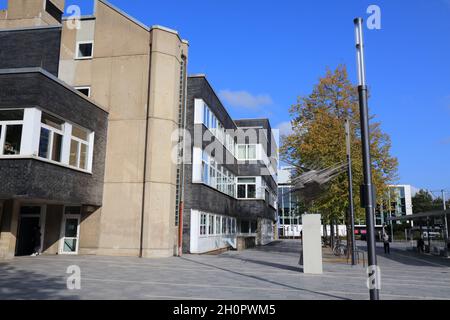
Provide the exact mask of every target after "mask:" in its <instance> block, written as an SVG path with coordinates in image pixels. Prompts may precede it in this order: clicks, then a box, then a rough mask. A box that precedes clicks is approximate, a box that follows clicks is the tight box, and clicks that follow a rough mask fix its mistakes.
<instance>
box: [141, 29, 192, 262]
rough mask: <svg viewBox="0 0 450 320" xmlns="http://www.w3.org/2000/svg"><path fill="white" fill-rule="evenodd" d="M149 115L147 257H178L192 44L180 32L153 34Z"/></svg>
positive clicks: (155, 31)
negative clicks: (184, 96) (183, 110)
mask: <svg viewBox="0 0 450 320" xmlns="http://www.w3.org/2000/svg"><path fill="white" fill-rule="evenodd" d="M151 50H152V51H151V58H150V59H151V62H150V65H151V67H150V85H149V112H148V119H147V121H148V131H147V154H146V174H145V194H144V216H143V235H142V237H143V238H142V255H143V256H144V257H168V256H172V255H174V254H175V253H176V249H177V242H176V239H177V230H178V228H177V227H176V226H175V211H176V210H175V202H176V174H177V163H176V162H175V161H174V159H172V154H173V150H174V148H176V144H177V139H174V138H173V137H174V133H175V131H176V130H177V129H178V116H179V111H178V110H179V103H180V102H179V94H180V64H181V61H182V60H181V57H182V55H183V54H184V55H186V56H187V52H186V51H187V46H186V45H185V44H184V43H183V42H182V41H181V39H180V38H179V36H178V34H177V33H176V32H174V31H171V30H168V29H164V28H160V27H154V28H152V30H151Z"/></svg>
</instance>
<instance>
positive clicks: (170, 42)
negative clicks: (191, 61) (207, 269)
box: [0, 0, 188, 257]
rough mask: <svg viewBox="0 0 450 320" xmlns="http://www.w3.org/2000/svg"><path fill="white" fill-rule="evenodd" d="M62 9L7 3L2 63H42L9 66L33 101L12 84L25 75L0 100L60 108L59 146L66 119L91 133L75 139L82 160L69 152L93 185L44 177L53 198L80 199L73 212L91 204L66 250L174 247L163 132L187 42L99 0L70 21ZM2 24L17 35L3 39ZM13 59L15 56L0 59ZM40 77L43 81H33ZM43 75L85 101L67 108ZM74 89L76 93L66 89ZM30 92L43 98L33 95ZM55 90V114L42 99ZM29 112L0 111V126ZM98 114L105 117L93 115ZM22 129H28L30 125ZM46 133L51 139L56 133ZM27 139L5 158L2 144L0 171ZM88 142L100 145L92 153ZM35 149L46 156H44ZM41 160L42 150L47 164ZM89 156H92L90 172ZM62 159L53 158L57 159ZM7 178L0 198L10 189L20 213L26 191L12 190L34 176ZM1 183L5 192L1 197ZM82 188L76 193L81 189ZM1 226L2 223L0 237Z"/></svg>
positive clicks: (178, 97) (178, 90)
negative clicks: (72, 246)
mask: <svg viewBox="0 0 450 320" xmlns="http://www.w3.org/2000/svg"><path fill="white" fill-rule="evenodd" d="M63 8H64V1H53V0H51V1H42V0H27V1H21V0H9V1H8V9H7V11H2V13H1V14H0V16H1V18H2V20H1V21H0V27H1V28H2V32H1V34H2V35H4V37H5V39H2V41H1V43H2V46H1V47H0V57H1V59H0V60H1V61H2V62H1V63H2V68H3V69H5V68H7V69H11V68H23V67H39V68H41V69H42V70H43V71H36V72H34V74H31V75H30V74H29V73H25V71H24V70H21V71H17V72H18V73H19V74H20V77H22V78H27V77H28V78H30V77H32V76H34V77H36V80H35V81H34V82H31V80H30V81H29V82H28V83H29V84H28V85H29V88H28V91H30V92H31V93H33V94H35V95H36V99H41V100H42V101H41V102H39V101H32V100H31V98H30V94H27V92H26V91H24V90H23V89H22V87H20V86H19V84H21V85H22V86H24V85H25V83H24V82H23V81H21V78H20V77H19V76H16V80H15V81H16V89H15V88H14V87H13V86H8V87H7V88H8V89H5V88H6V87H5V86H4V85H2V89H3V93H2V100H1V102H2V104H3V103H4V104H5V105H7V106H8V108H11V106H13V107H15V108H18V107H22V106H23V105H24V104H25V102H22V103H20V101H19V102H17V103H11V101H8V100H6V99H5V98H3V97H4V96H6V97H8V98H11V99H19V98H20V96H23V99H28V100H27V101H26V102H28V104H29V106H36V105H37V106H39V105H40V106H41V109H42V111H49V114H51V115H52V116H61V118H62V119H63V120H64V121H65V122H63V123H56V124H54V123H55V121H53V122H51V123H53V124H54V125H55V126H57V128H56V130H57V132H58V134H59V133H61V132H62V133H64V135H63V138H62V139H63V140H64V139H66V140H67V141H68V142H65V143H66V144H69V148H71V146H70V139H69V137H68V136H67V137H66V132H65V131H64V130H68V129H67V128H68V127H69V126H68V125H65V123H66V122H67V123H71V121H72V122H73V123H74V124H77V125H79V126H80V127H81V128H85V129H88V131H87V133H86V134H84V135H81V137H82V138H83V137H85V136H86V135H87V138H86V139H88V143H90V142H89V141H91V140H93V139H98V141H99V142H98V143H97V144H96V143H95V141H94V146H91V145H90V144H88V145H87V147H86V148H85V147H84V144H83V141H81V140H82V138H78V139H80V143H79V145H80V146H81V151H80V152H86V151H85V149H86V150H91V153H92V150H94V151H93V152H94V156H93V163H92V164H91V163H90V162H89V161H88V160H86V161H84V162H83V161H81V160H79V161H78V162H77V165H80V166H85V164H84V163H85V162H87V165H86V166H85V168H84V167H83V168H82V170H81V171H82V174H83V175H82V177H83V179H85V180H89V178H90V179H91V180H92V181H93V182H95V183H96V188H95V192H94V191H93V190H92V188H91V185H90V184H89V183H88V182H87V181H84V180H81V181H80V182H79V183H75V182H76V181H75V180H73V181H72V180H70V179H69V176H70V174H66V173H62V174H60V176H59V177H55V178H54V179H55V180H57V181H58V182H60V183H63V182H65V183H67V184H68V186H70V187H73V190H71V189H70V188H65V187H64V185H59V184H54V185H51V186H52V187H54V188H55V189H57V190H59V192H61V193H63V194H64V195H65V196H66V198H62V199H59V198H58V199H55V200H58V201H63V200H64V201H66V202H67V203H70V204H71V206H73V205H77V206H81V208H82V209H81V211H83V208H84V206H85V205H95V206H89V209H90V210H91V211H92V212H90V213H89V215H88V216H86V217H84V216H81V218H80V219H78V220H79V224H78V225H76V229H77V232H75V233H73V234H72V235H73V238H75V240H76V242H77V246H76V250H74V251H75V252H76V253H80V254H105V255H121V256H143V257H153V256H171V255H173V254H174V253H176V252H177V237H178V227H177V225H176V223H177V222H176V210H175V208H176V207H177V198H176V191H177V187H178V186H177V167H178V166H177V164H176V163H173V162H172V161H168V159H170V155H171V152H172V148H173V146H174V145H176V142H174V141H172V139H171V135H172V132H173V131H174V130H176V129H177V128H178V127H179V125H180V123H179V110H180V106H181V105H182V101H183V100H184V97H183V96H184V95H185V92H186V88H185V83H186V81H185V77H186V62H187V54H188V44H187V42H186V41H185V40H183V39H181V38H180V36H179V35H178V33H177V32H176V31H173V30H170V29H166V28H163V27H159V26H155V27H151V28H149V27H147V26H145V25H143V24H142V23H140V22H138V21H136V20H135V19H133V18H132V17H130V16H128V15H127V14H126V13H124V12H122V11H121V10H119V9H118V8H116V7H114V6H112V5H111V4H109V3H108V2H107V1H102V0H97V1H95V9H94V14H93V15H92V16H89V17H81V20H80V21H75V20H74V21H71V20H63V19H62V17H61V14H62V12H63ZM56 9H58V10H56ZM60 22H62V23H60ZM12 32H15V33H16V34H19V35H21V37H15V36H9V37H7V35H9V34H11V33H12ZM35 34H39V38H36V36H35ZM30 42H31V43H35V44H36V46H37V47H38V49H40V51H36V52H33V50H32V48H30ZM41 53H42V54H41ZM44 53H45V54H44ZM39 54H40V55H39ZM6 57H9V58H6ZM5 58H6V60H5ZM14 58H17V59H18V61H12V62H11V63H10V60H11V59H14ZM12 72H13V71H11V70H3V71H2V73H3V74H2V78H8V80H9V78H11V77H12V76H11V75H10V74H11V73H12ZM17 72H16V73H17ZM49 74H52V76H49ZM40 78H42V79H43V80H42V81H39V79H40ZM47 79H49V80H47ZM44 80H45V81H47V82H49V81H53V82H54V83H58V85H57V84H54V85H53V86H54V87H55V88H57V89H58V90H60V91H62V90H63V89H61V88H65V90H68V91H70V92H71V93H72V95H73V96H74V98H73V99H76V100H81V101H85V102H80V104H82V103H84V104H85V105H87V106H86V107H84V109H85V110H80V111H78V112H76V109H75V108H74V107H70V105H71V104H70V103H69V99H67V98H65V97H63V96H62V93H61V94H57V92H56V93H55V92H51V91H49V90H47V88H45V89H46V90H47V91H44V90H43V88H42V87H43V86H44V83H46V82H45V81H44ZM4 81H6V79H5V80H4ZM49 86H50V84H49ZM74 88H76V89H78V90H79V92H76V91H74ZM55 90H56V89H53V91H55ZM79 93H82V94H79ZM39 94H40V95H43V97H42V98H39ZM63 98H64V99H65V101H64V104H61V105H60V107H59V108H60V109H62V111H64V112H62V111H61V110H59V109H58V110H56V109H55V110H54V109H50V107H49V106H47V105H46V104H50V103H56V102H58V101H59V100H60V99H63ZM38 102H39V103H38ZM64 106H65V108H63V107H64ZM55 108H56V107H55ZM80 108H82V107H80ZM41 109H40V110H41ZM48 109H50V110H48ZM90 109H93V110H95V111H92V110H90ZM25 111H27V110H25ZM50 111H51V112H50ZM37 113H38V111H36V114H37ZM36 114H31V113H30V114H29V112H26V113H24V115H23V119H22V120H21V119H19V118H21V117H22V116H21V115H14V117H15V118H14V119H10V117H11V116H6V115H5V119H6V120H5V121H8V122H4V121H3V119H2V128H3V123H6V124H5V125H7V124H9V123H15V122H11V121H19V122H20V121H23V122H27V121H29V120H28V119H31V118H32V119H33V121H38V120H36V119H38V116H37V115H36ZM98 114H100V115H98ZM16 118H17V119H16ZM102 119H103V120H104V121H105V123H100V124H98V123H96V122H101V120H102ZM30 121H31V120H30ZM43 121H44V120H43ZM49 123H50V122H49ZM96 126H98V127H96ZM48 127H51V124H47V127H46V128H48ZM12 128H13V127H11V128H9V127H5V130H6V131H5V133H4V136H2V138H8V139H9V136H10V133H9V132H11V134H12V130H13V129H12ZM27 128H28V127H26V126H25V125H24V127H23V131H24V134H27V130H28V129H27ZM106 128H107V130H106ZM17 130H19V129H17ZM30 130H36V129H35V128H34V127H33V128H31V129H30ZM28 131H29V130H28ZM93 133H95V136H94V135H93ZM55 137H58V139H60V138H59V136H56V135H55ZM89 139H90V140H89ZM16 140H17V139H16ZM50 140H51V139H50ZM52 141H56V139H53V140H52ZM16 142H17V141H16ZM17 143H18V142H17ZM33 143H34V144H33ZM33 143H32V142H31V141H29V142H28V141H27V140H22V142H21V147H20V153H19V150H18V149H17V150H15V149H14V150H12V151H11V152H10V153H14V155H13V156H12V155H10V154H5V152H6V151H4V153H3V156H2V159H1V160H0V166H1V168H2V172H5V170H3V168H5V165H6V164H7V163H8V165H10V166H12V167H14V168H15V167H16V166H17V165H16V163H17V164H18V163H21V162H23V161H24V160H23V158H27V159H29V158H30V156H31V155H33V154H34V153H36V154H37V151H36V150H34V149H36V142H33ZM5 148H6V147H5ZM17 148H18V147H17ZM33 148H34V149H33ZM79 148H80V147H79ZM97 149H98V150H99V152H101V153H100V155H99V156H98V157H95V151H96V150H97ZM5 150H6V149H5ZM69 151H71V150H69ZM69 151H68V150H67V148H66V149H64V148H63V150H62V155H61V159H62V161H65V162H68V161H72V160H71V158H70V157H71V156H72V153H70V155H67V152H69ZM83 154H84V153H83ZM45 156H48V157H52V155H45ZM100 156H101V157H100ZM67 157H69V159H67ZM51 160H52V159H51V158H50V160H49V162H50V161H51ZM96 160H98V161H99V163H98V166H99V168H98V169H97V170H96V165H97V162H96ZM28 162H30V163H39V164H41V162H43V161H41V159H40V158H39V159H38V160H37V161H36V160H35V159H33V161H29V160H28ZM65 162H63V164H66V163H65ZM80 162H81V164H79V163H80ZM103 162H104V163H103ZM46 164H47V165H49V166H50V167H51V168H53V167H55V163H53V162H51V163H46ZM91 166H92V172H90V170H91ZM64 168H65V169H67V170H66V171H68V172H69V173H71V174H73V175H75V174H78V171H77V170H74V168H73V166H71V165H70V164H69V165H67V168H66V167H64ZM11 170H12V169H11ZM17 170H19V169H16V172H20V170H19V171H17ZM29 170H30V169H29ZM85 171H87V172H85ZM30 174H36V172H35V170H30ZM86 174H87V175H86ZM97 175H98V176H97ZM44 177H45V173H42V176H41V177H40V178H41V180H42V182H41V183H44V184H45V179H44ZM17 180H18V179H17V174H16V175H11V174H10V175H7V176H5V177H4V179H3V178H2V182H4V181H6V183H2V187H3V188H7V190H5V191H2V199H5V200H7V201H9V200H8V199H10V198H18V197H20V199H23V201H20V203H16V204H15V207H14V208H15V209H14V210H16V211H17V212H21V211H22V207H24V208H27V207H28V205H29V203H30V201H34V197H35V195H30V196H28V195H26V194H25V195H23V194H22V193H24V192H28V190H32V189H33V187H37V184H36V182H37V180H36V178H35V179H31V178H30V179H27V181H28V183H30V184H31V185H30V186H22V187H20V188H19V187H17V188H16V189H12V188H10V186H11V185H12V184H14V183H16V181H17ZM39 190H40V191H41V192H42V193H44V194H48V195H52V194H53V193H52V192H51V190H52V189H49V188H45V187H44V186H43V187H39ZM78 190H79V193H80V195H79V194H78ZM6 191H7V194H6V195H4V193H5V192H6ZM84 194H86V197H85V198H83V197H81V195H84ZM25 196H26V197H25ZM32 196H33V197H32ZM37 196H38V195H36V197H37ZM91 198H93V199H91ZM43 200H46V198H44V199H43ZM69 200H70V201H69ZM39 201H41V202H42V199H40V198H39ZM66 202H65V203H66ZM9 203H10V201H9V202H7V203H6V205H5V204H4V207H5V208H7V209H9V208H10V207H11V205H10V204H9ZM58 203H59V202H58ZM25 206H27V207H25ZM45 206H47V204H43V207H42V209H41V210H42V211H45V210H46V212H47V214H46V216H47V218H46V219H47V221H53V220H55V221H58V223H59V224H61V221H60V220H59V218H57V217H56V216H54V215H53V214H52V213H51V212H52V210H53V209H52V208H49V207H48V206H47V207H45ZM16 207H17V208H16ZM23 210H25V209H23ZM26 210H28V209H26ZM33 210H34V211H36V210H37V209H33ZM53 211H54V210H53ZM16 215H18V213H16ZM5 217H6V216H5V214H4V213H3V214H2V228H3V224H4V223H7V224H10V225H11V226H12V229H15V226H16V225H17V224H19V225H20V221H21V217H20V215H19V216H16V217H15V220H14V221H11V222H9V221H6V220H5ZM40 219H41V221H40V225H41V228H42V231H43V236H42V237H43V239H44V240H43V241H44V242H45V241H46V235H47V230H46V229H45V226H42V225H44V221H43V220H44V218H43V214H42V213H41V215H40ZM3 230H4V228H3V229H2V242H3V239H4V237H3ZM12 231H14V232H13V233H12V234H11V241H10V244H9V245H8V246H9V247H8V249H7V250H6V251H7V252H5V251H3V253H2V254H1V255H2V256H11V255H14V254H18V253H19V252H17V250H16V249H17V248H16V247H17V246H16V245H15V243H16V241H15V239H14V238H17V237H21V235H20V234H18V233H17V232H16V230H12ZM19 233H20V227H19ZM27 237H28V238H31V237H32V235H29V234H27ZM30 241H31V240H30ZM61 241H63V240H60V242H61ZM44 252H46V251H45V250H44Z"/></svg>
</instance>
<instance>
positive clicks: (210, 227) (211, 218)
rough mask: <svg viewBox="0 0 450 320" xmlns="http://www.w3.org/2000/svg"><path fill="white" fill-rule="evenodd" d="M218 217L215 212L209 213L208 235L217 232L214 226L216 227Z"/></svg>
mask: <svg viewBox="0 0 450 320" xmlns="http://www.w3.org/2000/svg"><path fill="white" fill-rule="evenodd" d="M215 223H216V219H215V216H214V215H213V214H208V235H209V236H213V235H214V234H215V232H214V228H215Z"/></svg>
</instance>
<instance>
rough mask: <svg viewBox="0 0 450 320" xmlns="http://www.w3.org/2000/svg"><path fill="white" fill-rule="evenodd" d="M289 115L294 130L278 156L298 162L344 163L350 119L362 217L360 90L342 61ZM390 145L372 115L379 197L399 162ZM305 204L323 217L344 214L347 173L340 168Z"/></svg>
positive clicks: (356, 191)
mask: <svg viewBox="0 0 450 320" xmlns="http://www.w3.org/2000/svg"><path fill="white" fill-rule="evenodd" d="M290 115H291V118H292V120H291V124H292V129H293V133H292V134H290V135H288V136H285V137H282V147H281V156H282V159H283V160H285V161H286V162H288V163H292V164H294V165H295V166H296V167H302V168H328V167H331V166H335V165H337V164H341V163H346V161H347V159H346V146H345V130H344V125H345V120H346V119H347V118H348V119H349V121H350V124H351V128H352V130H351V151H352V159H353V166H352V170H353V189H354V195H355V199H354V203H355V212H356V215H357V218H363V210H362V209H361V208H360V205H359V203H360V200H359V199H360V198H359V197H360V195H359V193H360V191H359V186H360V185H361V184H362V183H363V171H362V151H361V137H360V119H359V104H358V93H357V87H356V86H354V85H353V84H352V83H351V82H350V81H349V79H348V74H347V70H346V67H345V66H343V65H341V66H339V67H338V68H337V69H336V70H334V71H331V70H327V72H326V74H325V76H324V77H322V78H320V79H319V82H318V84H317V85H315V87H314V89H313V91H312V92H311V94H309V95H307V96H303V97H299V98H298V101H297V104H295V105H294V106H292V108H291V109H290ZM371 120H373V118H372V119H371ZM390 149H391V142H390V138H389V136H388V135H387V134H385V133H383V132H382V130H381V127H380V123H378V122H374V121H372V122H371V156H372V161H373V163H372V165H373V173H372V174H373V183H374V185H375V188H376V192H377V199H382V198H383V197H384V196H385V195H386V194H387V191H388V187H387V186H388V184H390V183H392V182H393V181H394V180H395V178H396V172H397V166H398V162H397V159H396V158H395V157H392V156H391V155H390ZM300 173H301V172H297V174H300ZM308 206H309V210H310V211H314V212H320V213H321V214H322V217H323V218H325V219H327V220H330V219H333V220H335V219H344V218H346V216H347V210H348V207H349V203H348V181H347V175H346V174H342V175H340V176H338V177H337V178H336V179H334V180H333V181H331V182H330V183H328V184H327V186H326V187H325V189H324V190H323V192H321V194H320V196H319V197H318V198H317V199H315V200H314V201H313V203H309V204H308Z"/></svg>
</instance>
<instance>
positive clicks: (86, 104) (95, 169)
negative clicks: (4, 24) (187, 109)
mask: <svg viewBox="0 0 450 320" xmlns="http://www.w3.org/2000/svg"><path fill="white" fill-rule="evenodd" d="M61 31H62V30H61V27H60V26H41V27H37V28H25V29H7V30H5V29H1V30H0V43H1V47H0V258H10V257H13V256H14V255H29V254H31V253H33V252H34V250H35V246H36V243H35V242H36V241H35V239H36V238H37V236H36V234H37V233H38V232H40V233H41V234H42V236H41V237H40V243H39V245H40V249H41V250H42V252H44V253H49V254H55V253H61V254H73V253H76V252H77V251H78V249H79V247H80V242H79V237H78V231H79V226H80V224H83V222H84V221H89V220H90V219H91V216H92V215H93V214H95V211H96V210H97V209H98V208H99V207H101V206H102V203H103V182H104V171H105V154H106V137H107V126H108V112H107V111H105V110H104V109H103V108H102V107H100V106H99V105H98V104H96V103H95V102H94V101H92V100H90V99H89V98H87V97H86V96H84V95H83V94H81V93H79V92H78V91H76V90H75V89H74V88H72V87H70V86H68V85H67V84H66V83H64V82H62V81H61V80H60V79H59V78H58V77H57V75H58V65H59V55H58V52H59V45H60V39H61ZM43 43H45V45H42V44H43ZM25 49H26V51H25V52H26V54H23V53H24V50H25ZM87 236H88V235H87Z"/></svg>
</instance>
